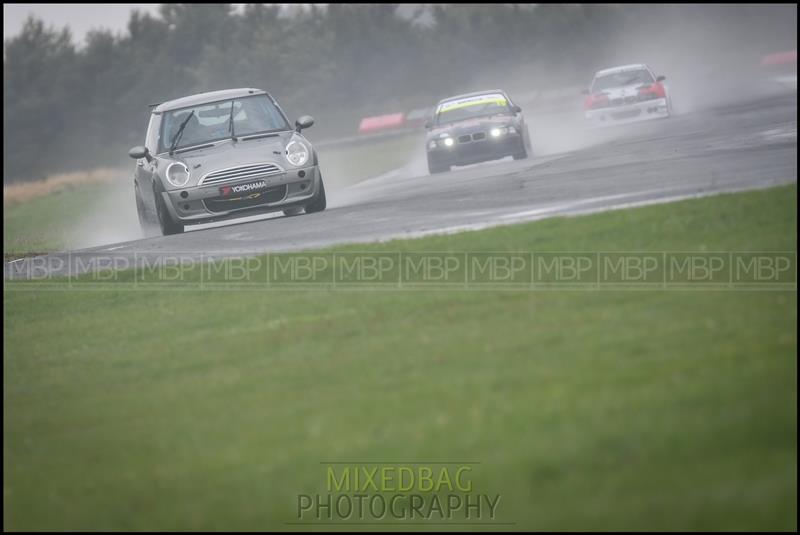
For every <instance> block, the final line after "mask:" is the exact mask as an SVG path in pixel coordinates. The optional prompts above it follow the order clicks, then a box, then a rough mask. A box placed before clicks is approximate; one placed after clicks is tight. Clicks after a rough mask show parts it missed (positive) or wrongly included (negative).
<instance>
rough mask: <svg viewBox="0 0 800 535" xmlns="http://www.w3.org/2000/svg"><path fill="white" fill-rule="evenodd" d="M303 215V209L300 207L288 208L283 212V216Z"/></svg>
mask: <svg viewBox="0 0 800 535" xmlns="http://www.w3.org/2000/svg"><path fill="white" fill-rule="evenodd" d="M302 213H303V208H301V207H300V206H296V207H294V208H289V209H287V210H284V211H283V215H285V216H293V215H300V214H302Z"/></svg>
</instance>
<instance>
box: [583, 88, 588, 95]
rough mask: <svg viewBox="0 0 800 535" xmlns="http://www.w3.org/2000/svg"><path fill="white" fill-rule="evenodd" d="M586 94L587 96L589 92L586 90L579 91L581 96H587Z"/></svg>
mask: <svg viewBox="0 0 800 535" xmlns="http://www.w3.org/2000/svg"><path fill="white" fill-rule="evenodd" d="M588 94H589V90H588V89H584V90H582V91H581V95H588Z"/></svg>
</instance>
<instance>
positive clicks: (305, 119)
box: [294, 115, 314, 133]
mask: <svg viewBox="0 0 800 535" xmlns="http://www.w3.org/2000/svg"><path fill="white" fill-rule="evenodd" d="M313 125H314V118H313V117H311V116H310V115H303V116H301V117H300V118H298V119H297V120H296V121H295V122H294V129H295V130H296V131H297V132H298V133H299V132H300V131H301V130H303V129H304V128H311V127H312V126H313Z"/></svg>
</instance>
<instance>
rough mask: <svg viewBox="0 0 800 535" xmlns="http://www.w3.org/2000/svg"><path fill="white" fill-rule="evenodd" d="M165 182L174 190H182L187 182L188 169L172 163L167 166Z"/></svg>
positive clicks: (180, 164)
mask: <svg viewBox="0 0 800 535" xmlns="http://www.w3.org/2000/svg"><path fill="white" fill-rule="evenodd" d="M166 175H167V181H168V182H169V183H170V184H172V185H173V186H175V187H176V188H182V187H183V186H185V185H186V183H187V182H189V168H188V167H186V165H184V164H182V163H181V162H173V163H171V164H169V166H167V173H166Z"/></svg>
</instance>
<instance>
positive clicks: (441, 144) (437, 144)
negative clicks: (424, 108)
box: [425, 89, 531, 174]
mask: <svg viewBox="0 0 800 535" xmlns="http://www.w3.org/2000/svg"><path fill="white" fill-rule="evenodd" d="M425 127H426V128H427V129H428V131H429V132H428V139H427V142H426V147H427V152H428V170H429V171H430V172H431V174H433V173H442V172H444V171H449V170H450V166H453V165H468V164H473V163H478V162H484V161H487V160H497V159H500V158H504V157H506V156H513V157H514V159H515V160H521V159H524V158H527V157H528V154H530V153H531V142H530V136H529V135H528V127H527V126H526V125H525V118H524V117H523V116H522V110H521V109H520V107H519V106H517V105H515V104H514V103H513V102H511V99H510V98H508V95H506V93H505V92H504V91H501V90H499V89H495V90H492V91H481V92H478V93H469V94H466V95H459V96H456V97H450V98H447V99H444V100H442V101H440V102H439V104H438V105H437V106H436V111H435V112H434V116H433V119H432V120H431V121H428V123H427V124H426V125H425Z"/></svg>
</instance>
